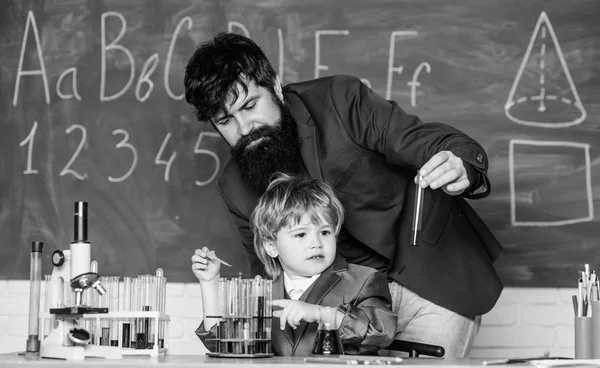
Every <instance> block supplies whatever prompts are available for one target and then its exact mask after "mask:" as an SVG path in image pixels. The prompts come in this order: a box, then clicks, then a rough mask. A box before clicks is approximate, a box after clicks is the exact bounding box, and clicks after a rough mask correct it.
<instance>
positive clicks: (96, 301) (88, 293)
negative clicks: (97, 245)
mask: <svg viewBox="0 0 600 368" xmlns="http://www.w3.org/2000/svg"><path fill="white" fill-rule="evenodd" d="M90 272H93V273H98V262H97V261H91V262H90ZM83 293H84V294H83V297H84V301H83V302H84V304H86V305H87V306H88V307H89V308H98V307H99V306H100V295H98V292H97V291H96V290H94V289H93V288H87V289H85V291H84V292H83ZM83 325H84V329H85V330H86V331H88V332H89V333H90V337H91V339H90V341H91V344H95V345H98V341H97V340H96V337H97V336H96V320H95V319H86V320H85V321H84V323H83Z"/></svg>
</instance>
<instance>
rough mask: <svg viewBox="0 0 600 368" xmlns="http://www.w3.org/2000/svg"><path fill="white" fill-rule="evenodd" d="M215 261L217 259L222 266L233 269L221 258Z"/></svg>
mask: <svg viewBox="0 0 600 368" xmlns="http://www.w3.org/2000/svg"><path fill="white" fill-rule="evenodd" d="M215 259H216V260H217V261H219V262H221V264H222V265H225V266H227V267H232V266H231V265H230V264H229V263H227V262H225V261H224V260H222V259H221V258H219V257H216V258H215Z"/></svg>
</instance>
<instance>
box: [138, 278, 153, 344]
mask: <svg viewBox="0 0 600 368" xmlns="http://www.w3.org/2000/svg"><path fill="white" fill-rule="evenodd" d="M150 277H151V276H150V275H139V276H138V280H139V285H138V287H139V289H140V304H139V310H141V311H149V310H150V305H149V304H148V293H149V292H150V287H149V284H150ZM149 322H150V321H149V320H148V318H144V317H142V318H138V320H137V327H136V343H135V348H136V349H146V348H147V347H148V328H149Z"/></svg>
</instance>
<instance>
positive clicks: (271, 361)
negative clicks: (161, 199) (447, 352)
mask: <svg viewBox="0 0 600 368" xmlns="http://www.w3.org/2000/svg"><path fill="white" fill-rule="evenodd" d="M482 361H483V359H468V358H467V359H434V358H406V359H404V361H403V362H402V363H400V364H399V365H397V366H398V367H405V368H406V367H415V368H434V367H442V368H465V367H479V368H481V367H483V366H482V364H481V362H482ZM242 364H243V365H246V366H255V367H264V366H267V367H268V368H284V367H289V366H291V365H302V366H304V367H307V368H317V367H319V368H324V367H327V368H331V367H334V366H335V365H334V364H322V363H305V362H304V358H300V357H270V358H260V359H232V358H211V357H208V356H203V355H167V356H166V357H159V358H149V357H140V356H126V357H123V359H118V360H106V359H94V358H87V359H85V360H83V361H66V360H56V359H41V358H39V357H37V356H34V357H25V356H18V355H17V354H16V353H14V354H5V355H0V367H19V368H28V367H82V368H86V367H113V366H114V367H140V368H142V367H154V366H160V367H165V368H166V367H174V368H187V367H202V368H227V367H238V366H239V365H242ZM524 365H526V364H511V365H510V367H511V368H517V367H522V366H524ZM503 367H504V368H506V367H508V365H498V366H494V368H503ZM528 367H531V366H530V365H528Z"/></svg>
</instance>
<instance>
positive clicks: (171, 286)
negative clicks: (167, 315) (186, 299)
mask: <svg viewBox="0 0 600 368" xmlns="http://www.w3.org/2000/svg"><path fill="white" fill-rule="evenodd" d="M184 294H185V284H183V283H179V282H167V299H168V298H169V297H171V296H183V295H184ZM167 305H169V301H168V300H167Z"/></svg>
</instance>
